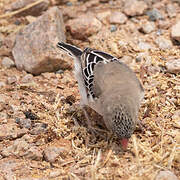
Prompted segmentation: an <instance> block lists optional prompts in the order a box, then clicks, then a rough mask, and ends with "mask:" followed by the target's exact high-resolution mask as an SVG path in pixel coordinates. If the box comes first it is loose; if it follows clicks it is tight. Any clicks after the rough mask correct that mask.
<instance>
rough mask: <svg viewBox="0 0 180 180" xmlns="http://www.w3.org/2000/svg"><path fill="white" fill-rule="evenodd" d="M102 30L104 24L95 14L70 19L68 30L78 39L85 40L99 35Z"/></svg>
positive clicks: (67, 25)
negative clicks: (96, 34)
mask: <svg viewBox="0 0 180 180" xmlns="http://www.w3.org/2000/svg"><path fill="white" fill-rule="evenodd" d="M101 28H102V23H101V22H100V21H99V20H98V19H97V18H96V17H95V16H94V15H93V14H84V15H81V16H78V17H77V18H75V19H70V20H69V21H68V22H67V24H66V29H67V30H69V31H70V33H71V34H72V36H73V37H74V38H76V39H80V40H85V39H87V38H88V37H89V36H91V35H93V34H95V33H97V32H98V31H100V30H101Z"/></svg>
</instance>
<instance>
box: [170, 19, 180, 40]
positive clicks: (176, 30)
mask: <svg viewBox="0 0 180 180" xmlns="http://www.w3.org/2000/svg"><path fill="white" fill-rule="evenodd" d="M171 37H172V38H173V39H174V40H176V41H178V42H180V21H178V22H177V23H176V24H175V25H174V26H172V30H171Z"/></svg>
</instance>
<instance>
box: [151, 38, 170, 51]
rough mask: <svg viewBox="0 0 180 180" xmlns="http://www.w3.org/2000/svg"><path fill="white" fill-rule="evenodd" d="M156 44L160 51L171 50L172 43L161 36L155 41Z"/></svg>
mask: <svg viewBox="0 0 180 180" xmlns="http://www.w3.org/2000/svg"><path fill="white" fill-rule="evenodd" d="M155 42H156V44H157V45H158V46H159V48H160V49H171V48H172V42H171V41H170V40H168V39H165V38H164V37H162V36H160V37H158V38H157V39H156V40H155Z"/></svg>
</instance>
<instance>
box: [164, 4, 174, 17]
mask: <svg viewBox="0 0 180 180" xmlns="http://www.w3.org/2000/svg"><path fill="white" fill-rule="evenodd" d="M166 11H167V13H168V16H169V17H170V18H172V17H176V8H175V7H174V5H173V4H168V5H167V7H166Z"/></svg>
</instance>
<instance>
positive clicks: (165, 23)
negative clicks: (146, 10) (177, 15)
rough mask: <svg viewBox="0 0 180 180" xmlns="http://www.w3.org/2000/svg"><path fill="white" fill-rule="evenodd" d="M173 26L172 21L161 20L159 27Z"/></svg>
mask: <svg viewBox="0 0 180 180" xmlns="http://www.w3.org/2000/svg"><path fill="white" fill-rule="evenodd" d="M170 27H171V23H170V22H169V21H167V20H159V21H158V28H159V29H169V28H170Z"/></svg>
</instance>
